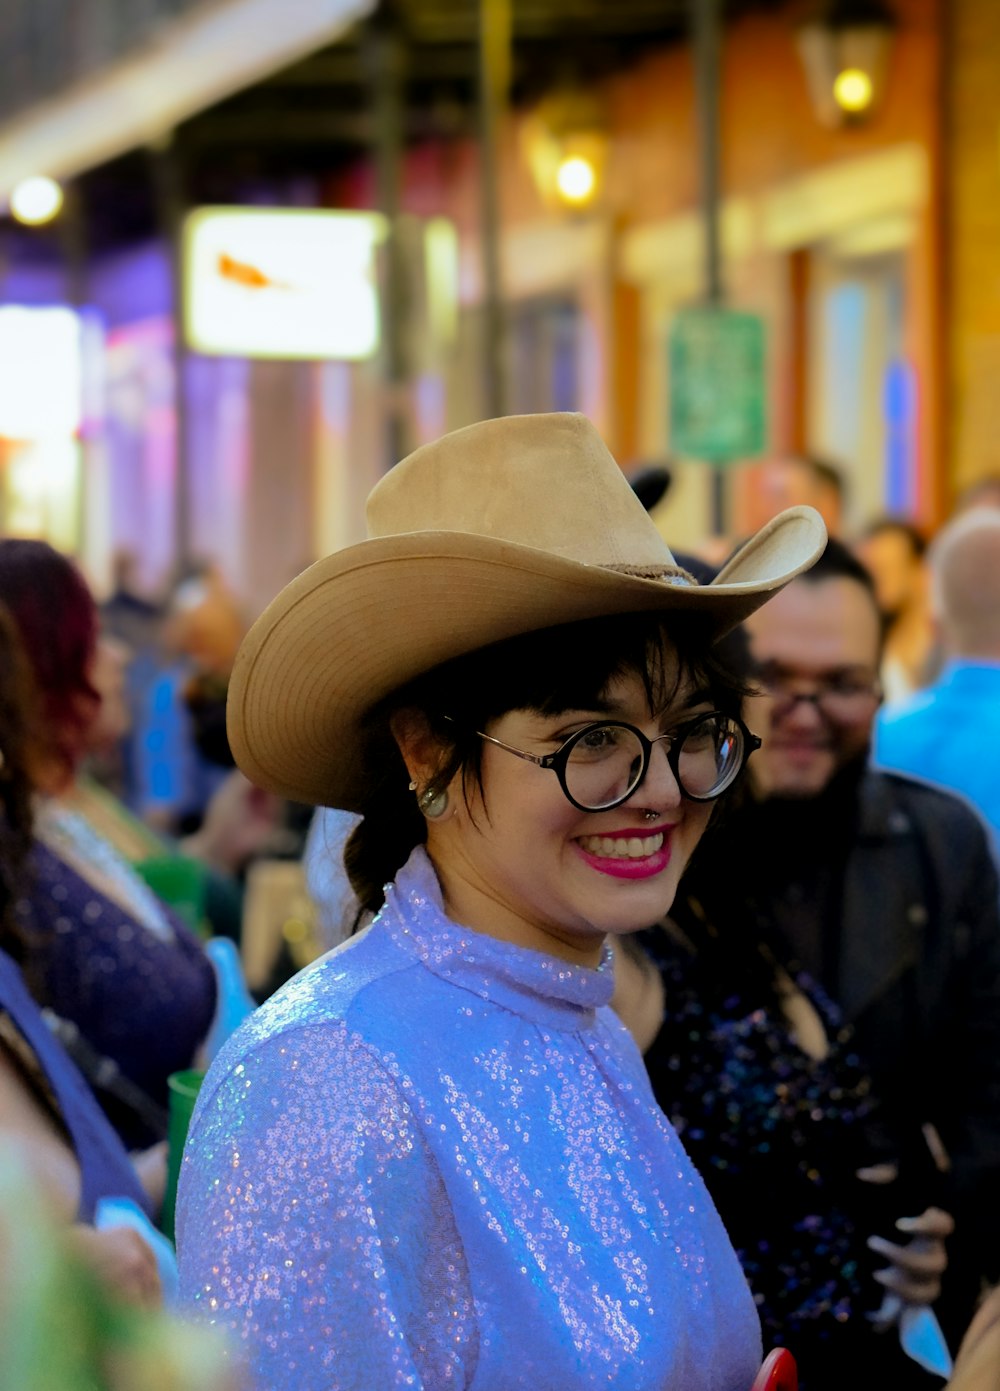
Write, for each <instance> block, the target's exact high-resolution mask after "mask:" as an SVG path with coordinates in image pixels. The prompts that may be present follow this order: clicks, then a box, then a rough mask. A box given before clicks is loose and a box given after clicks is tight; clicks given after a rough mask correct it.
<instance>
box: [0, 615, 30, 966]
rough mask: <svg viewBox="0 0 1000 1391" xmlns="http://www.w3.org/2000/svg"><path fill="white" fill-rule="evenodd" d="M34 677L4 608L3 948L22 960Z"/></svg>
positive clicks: (0, 627)
mask: <svg viewBox="0 0 1000 1391" xmlns="http://www.w3.org/2000/svg"><path fill="white" fill-rule="evenodd" d="M30 701H31V677H30V672H29V669H28V665H27V662H26V661H25V657H24V652H23V650H22V647H21V643H20V642H19V640H18V637H17V629H16V628H15V626H14V623H13V621H12V619H11V618H10V616H9V614H7V613H6V612H5V611H4V609H3V607H2V606H0V946H2V947H3V948H4V949H5V950H7V951H9V952H10V953H11V954H12V955H13V956H15V957H17V958H20V955H21V953H20V949H19V940H18V937H17V934H16V932H15V930H14V923H13V914H12V912H11V910H12V908H13V905H14V902H15V900H16V899H17V897H18V894H19V892H20V888H21V884H22V880H23V876H24V871H25V867H26V864H27V859H28V853H29V851H30V849H31V838H32V816H31V780H30V778H29V775H28V760H29V746H30V740H29V729H28V711H29V709H30V708H31V707H30Z"/></svg>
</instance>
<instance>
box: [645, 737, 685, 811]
mask: <svg viewBox="0 0 1000 1391" xmlns="http://www.w3.org/2000/svg"><path fill="white" fill-rule="evenodd" d="M652 742H653V747H652V749H651V750H650V754H649V767H648V768H647V769H646V776H645V778H644V780H643V782H642V784H641V786H640V787H639V789H638V793H637V795H638V797H639V798H640V800H641V801H642V802H643V804H644V805H646V804H648V805H649V806H651V807H654V808H656V807H662V808H664V809H666V808H669V807H677V806H680V802H681V797H682V796H683V793H682V792H681V789H680V785H679V783H678V781H677V777H676V775H675V773H674V770H673V768H672V767H671V766H670V748H671V744H670V738H669V736H668V735H662V736H661V737H660V738H659V739H654V740H653V741H652Z"/></svg>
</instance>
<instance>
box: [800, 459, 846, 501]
mask: <svg viewBox="0 0 1000 1391" xmlns="http://www.w3.org/2000/svg"><path fill="white" fill-rule="evenodd" d="M795 458H796V459H797V460H798V462H799V463H801V464H803V465H804V466H805V467H806V468H807V469H808V470H809V472H810V473H811V474H812V476H813V478H814V479H815V480H816V482H817V483H820V484H822V485H823V486H824V487H826V488H830V489H831V490H832V491H833V492H834V493H836V495H837V498H838V499H839V501H840V502H844V501H845V499H846V497H847V483H846V481H845V479H844V475H843V473H842V472H841V471H840V469H839V468H838V467H837V465H836V464H831V463H830V461H829V459H821V458H820V457H819V455H818V454H797V455H796V456H795Z"/></svg>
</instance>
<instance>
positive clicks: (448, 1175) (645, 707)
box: [177, 415, 824, 1391]
mask: <svg viewBox="0 0 1000 1391" xmlns="http://www.w3.org/2000/svg"><path fill="white" fill-rule="evenodd" d="M368 520H369V531H370V537H369V539H368V540H367V541H364V542H362V543H361V544H360V545H357V546H354V547H351V548H350V549H348V550H344V551H341V552H339V553H337V554H335V555H333V556H330V557H328V558H327V559H326V560H323V561H320V562H319V563H318V564H316V565H314V566H313V567H312V568H311V569H309V570H307V571H306V572H305V573H304V574H303V575H300V576H299V578H298V579H297V580H295V581H294V582H293V583H292V584H291V585H289V586H288V588H287V589H286V590H284V591H283V592H282V593H281V594H280V595H279V596H278V598H277V599H276V600H275V601H274V602H273V603H272V605H271V606H270V608H268V609H267V611H266V612H265V613H264V615H263V616H262V617H261V618H260V619H259V620H258V622H257V624H256V625H255V626H254V628H253V630H252V631H251V633H250V635H249V636H248V638H247V639H246V641H245V642H244V645H243V648H242V650H241V653H240V657H239V659H238V661H237V665H236V669H235V671H234V674H233V681H232V685H231V688H230V705H229V733H230V739H231V742H232V746H233V750H234V753H235V754H236V757H237V760H238V762H239V763H240V765H241V767H242V768H243V770H244V771H245V772H246V773H247V775H248V776H249V777H250V778H251V780H253V781H254V782H257V783H259V784H260V785H262V786H264V787H267V788H270V789H272V790H274V791H276V792H279V793H281V794H282V795H284V796H287V797H291V798H293V799H296V800H298V801H303V802H314V803H319V804H328V805H333V806H338V807H342V808H345V809H347V810H351V811H354V812H358V813H361V814H362V816H363V818H364V819H363V821H362V822H361V824H360V826H359V828H358V830H357V831H356V832H355V833H354V835H353V837H352V841H351V843H350V845H349V847H348V867H349V870H350V874H351V879H352V883H353V885H354V888H355V891H356V893H357V894H358V897H359V900H360V903H361V905H362V908H363V909H365V910H369V911H376V912H377V916H376V919H375V921H374V923H373V924H372V926H371V927H369V928H368V929H367V930H366V931H365V932H364V933H362V934H360V935H357V936H355V937H354V938H353V939H352V940H351V941H349V942H348V943H346V944H345V945H344V946H343V947H341V948H340V949H339V950H337V951H335V952H333V953H331V954H330V955H329V956H327V957H325V958H323V959H322V960H321V961H320V962H319V963H317V964H316V965H315V966H314V967H312V968H310V969H308V970H307V971H305V972H303V973H302V974H301V975H299V976H298V977H296V978H295V979H294V980H293V981H291V982H290V983H289V984H288V985H287V986H286V987H284V988H283V990H281V991H280V992H279V993H278V994H277V995H276V996H274V997H273V998H272V999H271V1000H270V1001H269V1002H268V1003H267V1004H266V1005H265V1006H264V1007H263V1008H262V1009H261V1010H259V1011H258V1013H257V1014H256V1015H255V1016H254V1017H253V1018H252V1019H251V1020H250V1021H248V1023H247V1025H246V1026H245V1027H244V1029H243V1030H242V1031H241V1032H240V1033H239V1034H237V1035H236V1037H235V1038H234V1039H233V1040H232V1041H231V1042H230V1044H229V1045H228V1047H227V1048H226V1050H225V1051H224V1052H223V1053H222V1054H221V1055H220V1057H219V1059H218V1061H217V1062H216V1064H215V1065H214V1066H213V1068H212V1071H211V1072H210V1073H209V1076H208V1079H207V1081H206V1083H205V1086H204V1089H203V1091H202V1094H201V1099H200V1102H199V1107H198V1110H197V1112H196V1115H195V1118H194V1124H193V1129H192V1135H191V1139H190V1142H189V1148H188V1151H187V1154H186V1158H185V1165H184V1169H185V1172H184V1175H183V1177H182V1183H181V1193H180V1200H179V1209H178V1213H179V1215H178V1223H177V1231H178V1243H179V1252H180V1260H181V1268H182V1277H181V1278H182V1286H183V1292H184V1298H185V1300H186V1302H187V1304H188V1305H189V1306H190V1307H191V1308H192V1309H193V1310H195V1311H198V1312H200V1315H201V1316H202V1317H204V1318H205V1319H207V1320H209V1321H212V1322H216V1323H219V1324H221V1325H223V1326H225V1327H227V1328H228V1329H230V1330H231V1331H232V1332H233V1333H234V1334H235V1335H236V1338H237V1341H238V1343H240V1344H242V1346H243V1348H244V1349H245V1350H246V1353H247V1355H248V1360H249V1362H250V1364H251V1368H252V1375H253V1377H254V1378H255V1382H254V1384H255V1385H257V1386H260V1387H262V1388H263V1387H268V1388H271V1387H288V1388H292V1387H294V1388H296V1391H313V1388H316V1391H319V1388H323V1391H330V1389H331V1388H345V1389H346V1388H352V1391H385V1389H386V1388H390V1387H403V1386H406V1387H419V1388H423V1389H424V1391H436V1389H437V1388H446V1387H470V1388H471V1387H475V1388H476V1391H514V1388H521V1387H524V1388H531V1391H574V1389H576V1388H589V1387H597V1386H601V1387H618V1388H621V1389H622V1391H624V1389H625V1388H627V1391H664V1388H677V1391H681V1388H683V1391H746V1388H747V1387H748V1386H749V1384H750V1382H751V1380H752V1379H753V1376H754V1373H755V1371H756V1369H757V1366H758V1363H759V1361H760V1335H759V1329H758V1324H757V1317H756V1313H755V1310H754V1307H753V1303H752V1301H751V1299H750V1296H749V1294H748V1291H747V1289H746V1286H745V1283H744V1281H743V1278H742V1276H741V1274H740V1271H739V1268H738V1266H737V1264H736V1261H735V1257H734V1255H733V1252H732V1250H731V1248H730V1246H729V1243H728V1240H727V1238H726V1236H725V1233H724V1231H723V1229H722V1227H721V1225H720V1223H719V1221H718V1218H717V1216H716V1214H715V1212H714V1210H713V1208H712V1205H711V1202H710V1201H709V1199H708V1197H707V1194H706V1192H705V1190H704V1188H703V1186H702V1184H701V1181H700V1179H699V1178H698V1176H697V1174H696V1173H695V1172H694V1171H693V1169H692V1168H691V1165H690V1164H689V1162H688V1160H687V1158H686V1156H685V1155H684V1152H683V1150H682V1148H681V1146H680V1144H679V1142H678V1140H677V1138H676V1136H675V1135H674V1134H673V1132H672V1131H671V1129H670V1127H669V1125H668V1124H667V1123H666V1121H665V1119H664V1117H663V1116H662V1114H661V1113H660V1112H659V1111H658V1110H657V1108H656V1106H655V1104H654V1102H653V1100H652V1096H651V1093H650V1091H649V1087H648V1084H647V1082H646V1079H645V1075H644V1072H643V1067H642V1063H641V1059H640V1057H639V1055H638V1053H637V1052H636V1051H635V1049H634V1047H633V1046H632V1045H631V1043H630V1041H629V1039H628V1037H627V1035H626V1033H625V1031H624V1029H623V1028H622V1026H621V1025H620V1024H618V1023H617V1022H616V1020H615V1019H614V1017H613V1016H612V1015H611V1014H610V1012H609V1010H608V1009H607V1008H606V1005H607V1001H608V998H609V996H610V994H611V989H612V979H611V971H610V966H609V955H608V953H607V950H606V947H605V940H606V938H607V937H608V936H609V935H610V936H618V935H621V934H623V933H628V932H632V931H634V930H635V929H637V928H640V927H642V926H645V925H647V924H648V923H650V922H653V921H655V920H656V919H657V918H658V917H659V916H662V914H663V913H664V911H665V910H666V908H667V907H668V906H669V904H670V902H671V900H672V898H673V895H674V891H675V889H676V886H677V881H678V878H679V876H680V873H681V871H682V869H683V868H684V865H685V864H686V862H687V860H688V858H689V857H690V855H691V852H692V850H693V849H694V846H695V844H696V842H697V840H698V838H699V836H700V835H701V833H702V831H703V830H704V828H705V825H706V823H707V821H708V819H709V816H710V815H711V809H712V806H713V803H714V801H715V799H716V798H717V797H718V796H719V795H720V794H721V793H723V792H724V791H725V790H726V789H727V787H729V786H730V785H731V784H732V783H733V781H734V780H735V779H736V777H737V776H738V775H739V773H740V771H741V769H742V766H743V764H744V762H745V759H746V757H747V755H748V754H749V752H750V751H751V749H752V748H753V747H754V744H755V740H754V738H753V736H752V735H751V734H750V733H749V731H748V730H747V729H746V728H745V727H744V726H743V725H742V723H741V722H740V719H739V716H738V710H739V699H740V689H739V686H738V684H737V683H736V682H735V681H734V680H733V679H732V678H731V677H729V676H728V675H727V673H726V672H725V670H724V669H723V668H722V667H721V665H720V664H719V663H718V662H717V661H716V660H715V659H714V658H713V655H712V649H711V643H712V640H713V638H714V637H716V636H718V635H719V634H720V633H721V632H723V631H725V630H726V629H727V628H728V627H731V626H732V625H733V624H735V623H737V622H738V621H739V620H740V619H741V618H743V617H744V616H745V615H746V614H748V613H750V612H751V611H752V610H753V609H754V608H756V607H757V606H758V605H759V604H761V603H763V602H764V601H765V600H766V599H767V598H768V597H769V596H770V595H771V594H773V593H774V592H775V591H776V590H777V589H778V588H779V587H780V586H781V585H782V584H784V583H785V582H786V581H788V580H789V579H791V578H792V576H793V575H795V574H797V573H798V572H799V571H801V570H802V569H804V568H805V567H807V566H808V565H809V564H810V563H811V561H812V560H813V559H814V558H815V557H816V555H817V554H818V552H819V551H820V550H821V549H822V545H823V541H824V533H823V528H822V524H821V522H820V521H819V519H818V517H817V516H816V514H815V513H813V512H811V511H810V510H809V509H801V508H800V509H794V510H793V511H792V512H790V513H787V514H785V515H784V516H783V517H780V518H777V519H776V520H775V521H774V522H772V523H771V524H770V525H769V526H768V527H767V528H766V529H765V530H764V531H763V532H761V533H759V534H758V535H757V536H756V537H755V538H754V539H753V540H751V541H750V542H749V543H748V545H747V546H746V547H745V548H744V549H743V551H742V552H741V553H740V554H739V556H737V557H736V558H735V559H734V560H733V562H732V563H731V564H730V565H729V566H727V567H726V569H725V570H724V571H722V572H721V574H720V575H719V576H718V578H717V580H716V581H715V582H714V583H713V584H711V585H708V586H704V587H699V586H698V585H696V584H695V583H694V581H693V580H692V579H691V577H690V576H688V575H687V574H686V573H685V572H684V571H682V570H680V569H679V567H678V566H677V565H676V563H675V561H674V559H673V556H672V555H671V553H670V551H669V550H668V549H667V547H666V545H665V544H664V542H663V540H662V539H661V537H660V535H659V533H658V531H657V530H656V527H655V526H654V525H653V524H652V522H650V521H649V519H648V518H647V516H646V513H645V512H644V510H643V508H642V505H641V503H640V502H639V501H638V500H637V499H636V498H635V496H634V495H633V493H632V491H631V490H630V488H629V486H628V483H627V482H626V481H625V478H624V476H623V475H622V473H621V471H620V470H619V468H618V466H617V465H616V464H615V462H614V460H613V459H612V458H611V456H610V454H609V453H608V451H607V449H606V448H605V446H604V444H603V443H602V441H601V440H600V438H599V436H598V435H597V432H596V431H595V430H594V428H593V426H592V425H591V424H590V423H589V422H588V421H586V420H585V419H584V418H583V417H581V416H575V415H549V416H546V415H539V416H525V417H519V418H518V417H515V418H508V419H504V420H494V421H487V422H484V423H482V424H479V425H474V426H470V427H469V428H467V429H465V430H460V431H457V432H456V433H454V434H452V435H448V436H446V437H445V438H444V439H441V440H439V441H437V442H436V443H433V444H429V445H425V446H424V447H422V448H421V449H418V450H417V451H416V452H415V453H414V454H412V455H410V456H409V458H407V459H405V460H404V461H403V462H402V463H401V464H399V465H398V466H397V467H396V468H395V469H393V470H392V471H391V473H389V474H388V475H387V476H386V478H384V479H383V480H382V481H381V482H380V483H379V484H378V486H377V487H376V488H375V489H374V491H373V492H372V495H371V497H370V499H369V504H368Z"/></svg>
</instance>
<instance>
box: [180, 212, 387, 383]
mask: <svg viewBox="0 0 1000 1391" xmlns="http://www.w3.org/2000/svg"><path fill="white" fill-rule="evenodd" d="M384 225H385V224H384V220H383V219H382V218H381V217H379V216H378V215H377V214H375V213H343V212H324V211H314V210H311V209H310V210H305V209H284V208H283V209H280V210H279V209H262V208H199V209H197V210H196V211H194V212H193V213H191V214H189V216H188V218H187V220H186V222H185V225H184V256H183V283H184V318H185V329H186V334H187V341H188V344H189V346H190V347H191V348H193V349H194V351H195V352H199V353H210V354H216V355H219V354H221V355H224V356H229V357H264V358H334V359H340V360H351V361H353V360H358V359H362V358H368V357H371V356H373V354H374V353H375V351H376V349H377V348H378V330H379V316H378V294H377V288H376V266H375V251H376V247H377V246H378V244H379V242H380V241H381V240H382V238H383V236H384Z"/></svg>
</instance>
